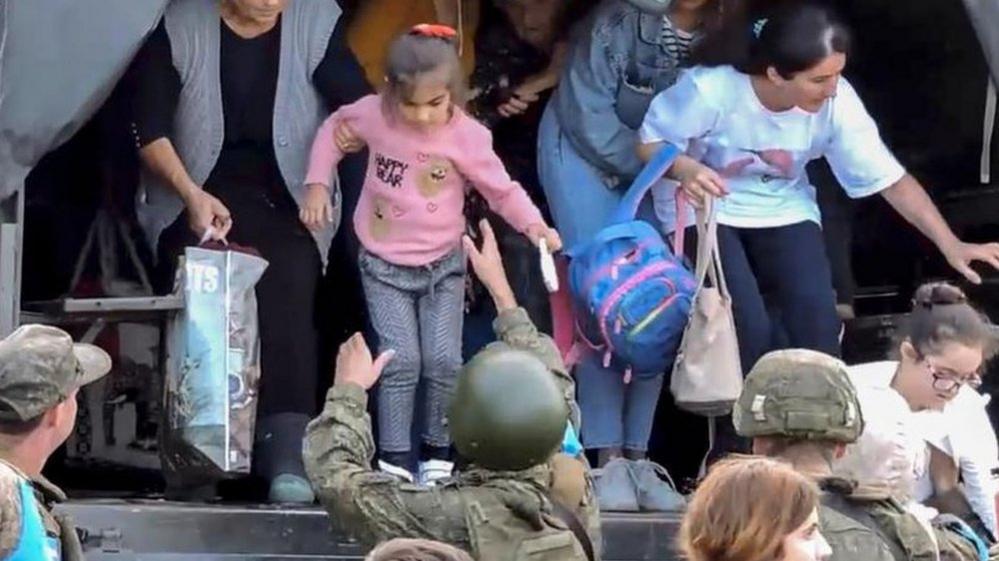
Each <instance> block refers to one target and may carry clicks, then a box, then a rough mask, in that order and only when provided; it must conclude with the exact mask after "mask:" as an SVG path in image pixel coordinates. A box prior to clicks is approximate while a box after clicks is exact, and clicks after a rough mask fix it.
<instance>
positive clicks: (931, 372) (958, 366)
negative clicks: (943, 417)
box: [896, 341, 984, 411]
mask: <svg viewBox="0 0 999 561" xmlns="http://www.w3.org/2000/svg"><path fill="white" fill-rule="evenodd" d="M901 354H902V361H901V367H900V369H899V374H898V375H899V377H900V379H899V380H897V381H896V387H897V389H899V391H900V393H902V395H903V396H904V397H905V400H906V401H907V402H908V403H909V407H911V408H912V409H913V410H915V411H920V410H923V409H937V410H939V409H943V407H944V405H946V404H947V403H948V402H949V401H950V400H952V399H954V397H955V396H956V395H957V391H958V390H959V389H960V388H961V385H963V384H968V385H969V386H972V387H977V386H978V385H980V384H981V378H980V377H979V371H980V370H981V368H982V362H983V361H984V353H983V351H982V347H980V346H968V345H965V344H963V343H958V342H956V341H955V342H950V343H946V344H944V345H943V346H941V347H940V349H939V350H937V351H935V352H933V353H927V354H925V355H924V354H923V353H920V352H919V351H918V350H917V349H916V348H915V347H913V346H912V343H909V342H908V341H907V342H905V343H902V353H901Z"/></svg>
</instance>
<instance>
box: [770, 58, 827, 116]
mask: <svg viewBox="0 0 999 561" xmlns="http://www.w3.org/2000/svg"><path fill="white" fill-rule="evenodd" d="M845 67H846V55H845V54H843V53H833V54H831V55H829V56H827V57H825V58H824V59H822V60H821V61H819V62H818V64H816V65H815V66H813V67H811V68H809V69H808V70H803V71H801V72H798V73H797V74H795V75H794V76H792V77H791V79H790V80H788V79H785V78H784V77H783V76H781V75H780V73H778V72H777V69H775V68H774V67H770V68H769V69H768V70H767V77H768V78H769V79H770V80H771V81H772V82H774V84H776V85H777V87H778V89H779V91H780V93H781V97H782V98H783V99H784V102H785V103H787V104H788V105H794V106H797V107H800V108H801V109H803V110H805V111H808V112H809V113H818V112H819V111H820V110H822V106H823V105H825V103H826V101H827V100H829V99H830V98H833V97H836V86H837V85H838V84H839V78H840V75H841V74H842V73H843V68H845Z"/></svg>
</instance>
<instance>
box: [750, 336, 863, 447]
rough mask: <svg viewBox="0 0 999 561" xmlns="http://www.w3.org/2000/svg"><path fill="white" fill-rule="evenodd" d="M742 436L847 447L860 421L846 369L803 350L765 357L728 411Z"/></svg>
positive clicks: (860, 426) (836, 361)
mask: <svg viewBox="0 0 999 561" xmlns="http://www.w3.org/2000/svg"><path fill="white" fill-rule="evenodd" d="M732 421H733V422H734V423H735V430H736V431H737V432H738V433H739V434H740V435H741V436H745V437H749V438H752V437H756V436H784V437H789V438H797V439H804V440H826V441H833V442H843V443H850V442H854V441H856V440H857V439H858V438H859V437H860V433H861V432H863V430H864V419H863V416H862V415H861V412H860V403H859V402H858V401H857V390H856V389H855V388H854V387H853V383H852V382H851V381H850V378H849V376H848V375H847V371H846V365H845V364H843V362H842V361H840V360H839V359H836V358H833V357H831V356H829V355H826V354H823V353H820V352H816V351H808V350H802V349H792V350H785V351H775V352H772V353H768V354H767V355H765V356H764V357H763V358H761V359H760V360H759V362H757V363H756V366H754V367H753V370H752V371H751V372H750V373H749V375H748V376H747V377H746V381H745V385H744V386H743V388H742V394H741V395H740V396H739V401H738V402H737V403H736V404H735V409H734V410H733V411H732Z"/></svg>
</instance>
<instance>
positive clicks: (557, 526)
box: [304, 221, 600, 561]
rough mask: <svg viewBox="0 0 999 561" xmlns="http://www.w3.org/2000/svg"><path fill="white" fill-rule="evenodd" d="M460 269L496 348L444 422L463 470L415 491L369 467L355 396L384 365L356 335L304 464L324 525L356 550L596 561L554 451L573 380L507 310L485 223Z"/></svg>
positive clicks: (475, 365) (583, 509) (577, 485)
mask: <svg viewBox="0 0 999 561" xmlns="http://www.w3.org/2000/svg"><path fill="white" fill-rule="evenodd" d="M482 233H483V246H482V250H481V251H479V250H478V249H476V248H475V246H474V245H473V243H472V242H471V240H469V239H467V238H466V240H465V249H466V251H467V252H468V254H469V259H470V261H471V264H472V267H473V268H474V270H475V273H476V275H477V276H478V278H479V279H480V280H481V281H482V284H483V285H484V286H485V287H486V289H487V290H488V291H489V293H490V295H491V296H492V298H493V300H494V301H495V303H496V309H497V310H498V313H499V316H498V318H497V320H496V322H495V330H496V335H497V337H498V339H499V341H498V342H496V343H494V344H492V345H490V346H489V347H487V348H486V349H485V350H483V351H482V352H481V353H480V354H479V355H477V356H476V357H475V358H473V359H472V361H470V362H469V363H468V364H467V365H466V366H465V367H464V369H463V371H462V373H461V376H460V377H459V380H458V384H457V387H456V389H455V399H454V400H453V404H452V406H451V409H450V411H449V414H448V423H449V428H450V430H451V434H452V437H453V439H454V442H455V446H456V447H457V448H458V451H459V453H460V454H461V456H462V459H463V460H466V461H467V462H468V466H467V467H466V468H465V469H462V470H460V471H459V473H458V474H457V475H456V476H455V477H453V478H452V479H450V480H446V481H444V482H442V483H440V484H438V485H437V486H434V487H428V486H419V485H414V484H410V483H407V482H404V481H402V480H401V479H399V478H397V477H395V476H392V475H389V474H386V473H382V472H377V471H373V470H372V469H371V467H370V466H371V460H372V457H373V455H374V452H375V450H374V441H373V439H372V434H371V423H370V419H369V417H368V415H367V413H366V405H367V390H368V388H370V387H371V386H372V385H373V384H374V383H375V380H376V379H377V377H378V374H379V373H380V371H381V368H382V367H383V366H384V365H385V363H386V362H387V361H388V360H390V359H391V357H390V356H386V355H382V356H380V357H378V359H377V360H374V361H372V358H371V353H370V351H369V350H368V348H367V346H366V345H365V343H364V340H363V339H362V338H361V337H360V335H355V336H354V338H352V339H351V340H350V341H348V342H347V343H346V344H344V346H343V347H342V348H341V349H340V354H339V356H338V357H337V365H336V377H335V381H334V384H333V387H332V388H331V389H330V391H329V393H328V395H327V397H326V406H325V408H324V410H323V412H322V413H321V414H320V416H319V417H318V418H317V419H315V420H313V421H312V423H311V424H310V425H309V427H308V430H307V432H306V445H305V452H304V454H305V465H306V471H307V472H308V474H309V478H310V479H311V480H312V484H313V486H314V488H315V490H316V493H317V495H318V497H319V499H320V501H321V502H322V503H323V505H324V506H325V507H326V509H327V510H328V511H329V513H330V518H331V520H332V523H333V525H334V526H335V527H336V528H337V529H339V530H341V531H345V532H347V533H349V534H351V535H353V536H355V537H357V538H358V539H360V540H361V541H362V542H363V543H364V544H366V545H369V546H370V545H373V544H375V543H377V542H379V541H382V540H385V539H389V538H394V537H409V538H425V539H432V540H438V541H442V542H446V543H450V544H452V545H455V546H458V547H460V548H462V549H465V550H467V551H469V552H471V553H472V555H473V557H475V558H476V559H477V560H479V561H498V560H509V561H515V560H527V559H537V560H550V561H570V560H572V561H586V560H587V559H590V560H592V561H597V560H598V559H599V558H600V534H599V528H600V521H599V516H598V513H597V510H596V503H595V500H594V497H593V494H592V485H591V481H590V477H589V471H588V468H587V466H586V464H585V461H584V460H582V459H581V458H573V457H569V456H567V455H565V454H563V453H559V452H558V449H559V445H560V443H561V442H562V436H563V434H564V433H565V431H566V426H567V422H568V421H569V420H570V419H571V420H572V422H573V423H574V424H577V423H578V415H577V413H576V406H575V402H574V398H573V395H574V385H573V381H572V378H570V376H569V374H568V372H567V370H566V368H565V365H564V364H563V362H562V360H561V357H560V354H559V352H558V350H557V348H556V347H555V345H554V343H553V342H552V341H551V339H550V338H548V337H547V336H545V335H543V334H540V333H539V332H538V331H537V329H535V327H534V325H533V324H532V323H531V321H530V320H529V319H528V317H527V313H526V312H525V311H524V310H523V309H522V308H519V307H518V306H517V303H516V301H515V300H514V298H513V292H512V290H511V289H510V284H509V282H508V281H507V278H506V273H505V272H504V270H503V263H502V261H501V258H500V254H499V250H498V249H497V246H496V241H495V237H494V235H493V233H492V230H491V229H490V228H489V225H488V224H487V223H485V222H484V221H483V223H482Z"/></svg>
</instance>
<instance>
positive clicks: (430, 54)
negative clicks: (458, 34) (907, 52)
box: [382, 32, 465, 115]
mask: <svg viewBox="0 0 999 561" xmlns="http://www.w3.org/2000/svg"><path fill="white" fill-rule="evenodd" d="M437 71H443V72H446V73H447V75H446V77H445V80H446V81H447V87H448V91H450V92H451V103H453V104H455V105H457V106H459V107H463V106H464V104H465V78H464V76H463V75H462V70H461V61H460V59H459V58H458V49H457V47H456V46H455V44H454V41H453V40H452V39H448V38H446V37H437V36H431V35H421V34H419V33H416V32H409V33H405V34H403V35H400V36H399V37H397V38H396V39H395V40H394V41H392V45H390V46H389V51H388V57H387V59H386V63H385V82H386V83H385V90H384V91H383V92H382V99H383V101H384V108H385V110H387V112H388V114H389V115H393V114H394V113H395V111H396V107H398V105H399V103H400V102H403V101H406V100H408V99H409V98H410V97H411V96H412V94H413V90H414V89H415V88H416V83H417V82H418V81H419V80H420V79H421V77H422V76H424V75H426V74H428V73H431V72H437Z"/></svg>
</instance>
